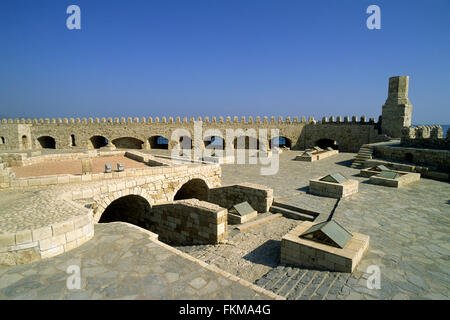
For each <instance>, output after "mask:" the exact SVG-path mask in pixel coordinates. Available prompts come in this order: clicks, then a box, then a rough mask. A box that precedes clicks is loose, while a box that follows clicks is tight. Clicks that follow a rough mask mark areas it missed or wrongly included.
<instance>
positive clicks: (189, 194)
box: [173, 179, 209, 201]
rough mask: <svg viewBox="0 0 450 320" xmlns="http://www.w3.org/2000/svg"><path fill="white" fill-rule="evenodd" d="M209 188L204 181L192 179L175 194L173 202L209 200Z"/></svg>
mask: <svg viewBox="0 0 450 320" xmlns="http://www.w3.org/2000/svg"><path fill="white" fill-rule="evenodd" d="M208 193H209V188H208V185H207V184H206V182H205V181H203V180H202V179H192V180H189V181H188V182H186V183H185V184H183V185H182V186H181V188H180V189H179V190H178V191H177V193H176V194H175V196H174V198H173V200H183V199H193V198H194V199H198V200H202V201H207V200H208Z"/></svg>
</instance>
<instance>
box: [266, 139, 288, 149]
mask: <svg viewBox="0 0 450 320" xmlns="http://www.w3.org/2000/svg"><path fill="white" fill-rule="evenodd" d="M269 146H270V148H272V147H273V146H279V147H287V148H292V141H291V139H289V138H287V137H285V136H277V137H273V138H272V139H270V141H269Z"/></svg>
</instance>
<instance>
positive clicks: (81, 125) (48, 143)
mask: <svg viewBox="0 0 450 320" xmlns="http://www.w3.org/2000/svg"><path fill="white" fill-rule="evenodd" d="M408 85H409V77H408V76H396V77H391V78H390V79H389V89H388V98H387V100H386V102H385V104H384V105H383V107H382V115H381V116H380V117H379V119H378V122H375V119H374V118H370V119H369V120H367V119H366V117H365V116H361V117H360V118H358V117H356V116H352V117H351V118H350V117H348V116H346V117H336V118H335V117H330V118H327V117H323V118H322V120H315V119H314V118H313V117H308V119H306V117H304V116H303V117H301V118H300V119H299V117H292V118H291V117H285V118H283V117H278V118H276V117H275V116H272V117H270V118H269V117H267V116H266V117H263V118H262V119H261V117H255V118H253V117H247V118H246V117H241V118H238V117H233V118H232V117H226V118H225V119H224V117H219V118H218V119H217V118H216V117H212V118H211V119H210V118H209V117H198V118H197V119H196V118H194V117H191V118H190V119H189V120H188V118H187V117H184V118H183V119H181V118H180V117H176V118H175V119H174V118H173V117H169V118H166V117H162V118H161V119H159V118H158V117H155V118H152V117H149V118H145V117H142V118H124V117H122V118H95V119H94V118H89V119H87V118H82V119H80V118H76V119H74V118H70V119H69V118H64V119H61V118H57V119H55V118H52V119H48V118H46V119H24V118H22V119H2V120H1V122H0V150H36V149H42V148H51V149H74V150H78V149H98V148H102V147H107V148H110V149H114V148H131V149H144V150H150V149H154V148H158V145H157V142H156V141H157V138H158V137H164V138H166V139H168V141H169V143H168V146H167V148H168V149H169V150H170V149H173V148H175V147H177V146H178V145H179V143H180V141H179V140H177V139H172V137H173V133H174V131H175V130H177V129H178V130H179V129H183V130H184V135H186V136H189V137H190V138H191V139H196V140H194V141H193V142H194V145H200V146H202V147H204V146H205V145H207V144H208V142H209V140H210V138H211V136H213V135H214V136H217V135H218V134H217V131H219V132H220V133H221V134H222V135H223V137H224V143H225V148H227V147H230V146H231V147H235V137H240V136H249V135H251V134H249V132H251V131H252V129H253V130H255V134H256V138H258V139H259V140H258V147H259V148H260V149H265V148H266V149H270V147H271V144H272V143H271V140H272V139H274V138H276V136H271V135H272V134H273V133H272V132H271V129H278V130H279V133H278V136H280V137H284V138H285V139H286V141H287V146H288V147H290V148H291V149H294V150H299V149H305V148H310V147H313V146H315V145H318V144H320V142H321V141H322V142H325V143H327V141H328V143H329V141H332V142H336V143H337V145H338V147H339V150H340V151H344V152H357V151H358V150H359V148H360V147H361V146H362V145H363V144H368V143H375V142H381V141H387V140H389V137H391V138H400V137H401V132H402V129H403V128H404V127H409V126H411V118H412V105H411V103H410V102H409V99H408ZM199 123H201V125H202V127H201V128H202V130H201V134H200V137H199V136H198V134H196V135H195V134H194V131H195V130H194V127H195V125H196V124H199ZM239 129H240V131H239ZM260 129H267V130H268V131H267V137H265V138H264V137H263V138H261V137H260V136H259V130H260ZM213 130H216V132H215V133H214V134H212V132H213ZM227 130H229V131H231V130H232V131H233V132H234V135H229V134H228V133H227ZM207 131H209V133H208V132H207ZM105 141H107V143H106V142H105ZM197 143H199V144H197Z"/></svg>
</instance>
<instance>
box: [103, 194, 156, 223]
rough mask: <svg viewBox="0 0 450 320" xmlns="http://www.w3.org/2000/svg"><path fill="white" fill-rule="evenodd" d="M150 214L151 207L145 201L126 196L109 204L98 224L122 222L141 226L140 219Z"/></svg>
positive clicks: (139, 197)
mask: <svg viewBox="0 0 450 320" xmlns="http://www.w3.org/2000/svg"><path fill="white" fill-rule="evenodd" d="M150 212H151V206H150V204H149V203H148V201H147V199H145V198H144V197H141V196H138V195H128V196H123V197H120V198H118V199H116V200H114V201H113V202H111V203H110V204H109V206H108V207H107V208H106V209H105V211H103V213H102V215H101V217H100V220H99V221H98V222H99V223H108V222H116V221H122V222H129V223H133V224H135V225H138V226H142V225H141V221H142V219H141V217H143V216H148V215H149V214H150ZM142 227H147V226H142Z"/></svg>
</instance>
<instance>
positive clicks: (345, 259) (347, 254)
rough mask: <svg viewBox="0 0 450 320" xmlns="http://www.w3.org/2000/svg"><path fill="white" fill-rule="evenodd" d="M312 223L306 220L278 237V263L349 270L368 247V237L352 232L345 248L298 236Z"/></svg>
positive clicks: (320, 268)
mask: <svg viewBox="0 0 450 320" xmlns="http://www.w3.org/2000/svg"><path fill="white" fill-rule="evenodd" d="M313 225H314V223H312V222H309V221H305V222H303V223H301V224H300V225H298V226H297V227H296V228H294V229H293V230H291V231H290V232H289V233H288V234H286V235H285V236H284V237H283V238H282V240H281V263H282V264H292V265H296V266H299V267H303V268H312V269H319V270H329V271H337V272H347V273H351V272H353V271H354V270H355V268H356V266H357V265H358V264H359V262H360V261H361V259H362V257H363V256H364V254H365V253H366V251H367V249H368V248H369V236H367V235H363V234H360V233H356V232H351V234H352V237H351V239H350V240H349V241H348V242H347V243H346V244H345V246H344V248H336V247H334V246H330V245H326V244H323V243H318V242H315V241H313V240H309V239H304V238H301V237H300V236H301V235H302V234H304V233H305V232H306V231H307V230H308V229H310V228H311V227H312V226H313Z"/></svg>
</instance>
